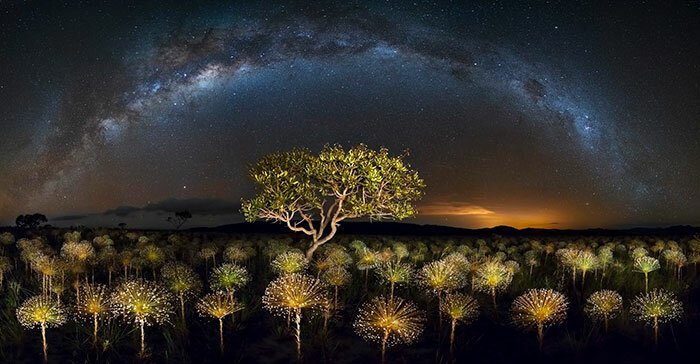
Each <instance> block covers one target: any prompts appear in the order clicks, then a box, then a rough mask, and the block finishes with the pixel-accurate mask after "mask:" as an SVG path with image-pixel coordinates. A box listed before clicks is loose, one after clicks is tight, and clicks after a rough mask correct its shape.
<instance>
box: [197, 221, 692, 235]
mask: <svg viewBox="0 0 700 364" xmlns="http://www.w3.org/2000/svg"><path fill="white" fill-rule="evenodd" d="M188 231H192V232H224V233H241V234H254V233H260V234H287V233H291V232H290V231H289V230H288V229H287V228H286V226H284V225H282V224H272V223H266V222H255V223H239V224H231V225H223V226H218V227H211V228H191V229H188ZM338 234H347V235H414V236H431V235H437V236H446V235H452V236H457V235H463V236H491V235H504V236H558V235H561V236H572V235H587V236H591V235H593V236H624V235H657V236H685V235H695V234H700V227H694V226H687V225H679V226H670V227H665V228H632V229H620V230H613V229H584V230H568V229H537V228H527V229H516V228H513V227H510V226H496V227H493V228H483V229H465V228H458V227H451V226H441V225H418V224H410V223H400V222H344V223H342V224H341V226H340V228H339V229H338Z"/></svg>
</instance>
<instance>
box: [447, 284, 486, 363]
mask: <svg viewBox="0 0 700 364" xmlns="http://www.w3.org/2000/svg"><path fill="white" fill-rule="evenodd" d="M440 311H442V314H443V315H445V316H447V317H449V319H450V322H451V324H450V354H452V352H453V351H454V342H455V326H456V325H457V323H458V322H462V323H465V324H468V323H470V322H471V321H472V320H473V319H474V318H475V317H476V316H477V315H478V314H479V303H478V302H477V301H476V300H475V299H474V298H473V297H472V296H469V295H465V294H462V293H448V294H447V295H446V296H445V300H444V301H442V305H441V306H440Z"/></svg>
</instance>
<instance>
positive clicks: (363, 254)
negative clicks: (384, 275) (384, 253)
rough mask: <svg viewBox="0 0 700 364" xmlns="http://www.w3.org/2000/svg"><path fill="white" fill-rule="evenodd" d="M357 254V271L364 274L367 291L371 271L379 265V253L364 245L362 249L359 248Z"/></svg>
mask: <svg viewBox="0 0 700 364" xmlns="http://www.w3.org/2000/svg"><path fill="white" fill-rule="evenodd" d="M356 254H357V263H356V265H357V269H359V270H361V271H363V272H364V275H365V283H364V288H365V290H367V280H368V278H369V271H370V270H372V269H374V268H376V267H377V265H378V264H379V253H377V252H376V251H374V250H371V249H369V248H367V247H365V246H364V245H363V246H362V247H359V248H357V251H356Z"/></svg>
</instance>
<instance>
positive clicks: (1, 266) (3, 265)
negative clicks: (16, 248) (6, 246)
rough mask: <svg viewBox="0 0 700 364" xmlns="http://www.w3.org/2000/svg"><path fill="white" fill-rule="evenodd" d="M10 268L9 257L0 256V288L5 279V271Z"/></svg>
mask: <svg viewBox="0 0 700 364" xmlns="http://www.w3.org/2000/svg"><path fill="white" fill-rule="evenodd" d="M11 270H12V261H10V258H8V257H3V256H0V288H2V283H3V281H4V280H5V273H7V272H9V271H11Z"/></svg>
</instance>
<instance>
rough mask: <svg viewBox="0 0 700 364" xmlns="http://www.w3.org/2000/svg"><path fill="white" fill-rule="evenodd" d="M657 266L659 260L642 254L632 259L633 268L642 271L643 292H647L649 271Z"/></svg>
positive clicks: (657, 267) (656, 268)
mask: <svg viewBox="0 0 700 364" xmlns="http://www.w3.org/2000/svg"><path fill="white" fill-rule="evenodd" d="M659 268H661V265H660V264H659V260H658V259H656V258H653V257H650V256H646V255H643V256H640V257H638V258H637V259H635V260H634V269H635V270H636V271H637V272H642V273H644V292H649V273H651V272H653V271H655V270H658V269H659Z"/></svg>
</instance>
